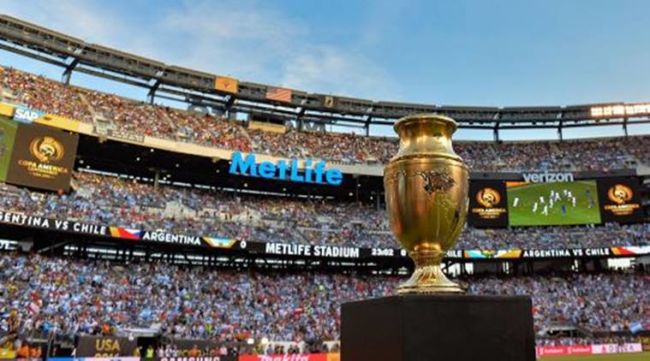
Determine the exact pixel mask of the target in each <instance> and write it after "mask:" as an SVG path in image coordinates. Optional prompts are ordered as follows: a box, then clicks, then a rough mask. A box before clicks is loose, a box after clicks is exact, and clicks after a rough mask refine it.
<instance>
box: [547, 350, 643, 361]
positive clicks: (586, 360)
mask: <svg viewBox="0 0 650 361" xmlns="http://www.w3.org/2000/svg"><path fill="white" fill-rule="evenodd" d="M539 360H540V361H649V360H650V353H647V352H643V353H621V354H614V355H590V356H548V357H542V358H540V359H539Z"/></svg>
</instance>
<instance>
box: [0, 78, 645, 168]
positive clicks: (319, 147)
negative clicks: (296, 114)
mask: <svg viewBox="0 0 650 361" xmlns="http://www.w3.org/2000/svg"><path fill="white" fill-rule="evenodd" d="M0 88H2V89H4V90H5V91H6V92H9V93H12V94H13V95H14V97H15V98H16V99H15V100H14V101H15V102H17V103H20V104H25V105H27V106H29V107H32V108H34V109H38V110H42V111H45V112H48V113H51V114H56V115H61V116H65V117H69V118H73V119H77V120H80V121H83V122H86V123H90V124H93V125H97V124H98V123H101V122H109V123H110V124H111V125H110V127H114V128H115V129H116V130H118V131H120V132H124V133H130V134H133V135H137V136H143V135H148V136H154V137H159V138H165V139H172V140H176V141H181V142H190V143H197V144H201V145H206V146H211V147H219V148H224V149H231V150H241V151H254V152H257V153H262V154H271V155H277V156H283V157H298V158H304V157H313V158H322V159H326V160H329V161H333V162H340V163H348V164H360V163H382V164H383V163H386V162H388V160H390V158H391V157H392V156H393V155H394V154H395V153H396V151H397V146H398V144H397V140H396V139H394V138H381V137H365V136H360V135H354V134H342V133H322V132H320V133H317V134H314V133H310V132H302V131H296V130H292V129H287V132H286V133H273V132H265V131H262V130H252V129H251V130H247V129H246V123H245V122H240V121H229V120H226V119H223V118H220V117H213V116H211V115H206V114H198V113H196V112H190V111H183V110H179V109H174V108H170V107H168V106H163V105H150V104H148V103H143V102H139V101H135V100H130V99H125V98H123V97H120V96H118V95H114V94H108V93H102V92H98V91H94V90H88V89H82V88H78V87H74V86H67V85H64V84H62V83H60V82H56V81H53V80H49V79H47V78H45V77H42V76H37V75H33V74H29V73H25V72H22V71H19V70H16V69H12V68H2V67H0ZM2 93H3V92H0V94H2ZM10 100H11V99H10ZM110 127H109V128H110ZM454 148H455V149H456V152H457V153H458V154H459V155H460V156H461V157H463V159H465V161H466V162H467V163H468V164H469V166H470V167H471V169H473V170H475V171H525V170H608V169H618V168H630V167H634V166H635V165H636V164H637V163H639V162H640V163H642V164H646V165H648V164H650V158H648V154H650V137H647V136H646V137H634V138H630V139H622V138H616V139H600V140H581V141H567V142H546V141H536V142H507V143H499V144H495V143H494V142H455V143H454Z"/></svg>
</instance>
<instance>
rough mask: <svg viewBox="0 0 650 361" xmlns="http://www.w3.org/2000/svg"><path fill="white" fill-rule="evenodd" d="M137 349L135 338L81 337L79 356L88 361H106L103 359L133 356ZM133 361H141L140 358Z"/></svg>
mask: <svg viewBox="0 0 650 361" xmlns="http://www.w3.org/2000/svg"><path fill="white" fill-rule="evenodd" d="M136 347H137V341H136V339H135V338H133V339H129V338H127V337H114V336H79V339H78V341H77V355H79V356H81V357H84V360H86V361H104V360H102V359H101V358H102V357H110V358H112V357H116V356H132V355H133V354H134V353H135V349H136ZM87 357H90V358H87ZM127 361H131V360H127ZM133 361H139V358H137V357H135V358H134V360H133Z"/></svg>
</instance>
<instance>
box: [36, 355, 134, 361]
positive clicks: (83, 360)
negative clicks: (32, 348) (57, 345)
mask: <svg viewBox="0 0 650 361" xmlns="http://www.w3.org/2000/svg"><path fill="white" fill-rule="evenodd" d="M47 359H48V361H141V359H140V357H134V356H127V357H48V358H47ZM143 359H144V358H143ZM30 360H33V359H30Z"/></svg>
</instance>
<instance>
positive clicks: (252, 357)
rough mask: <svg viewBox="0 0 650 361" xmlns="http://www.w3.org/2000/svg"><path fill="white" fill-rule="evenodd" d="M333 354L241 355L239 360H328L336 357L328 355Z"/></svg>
mask: <svg viewBox="0 0 650 361" xmlns="http://www.w3.org/2000/svg"><path fill="white" fill-rule="evenodd" d="M329 355H333V354H326V353H312V354H294V355H241V356H239V361H330V360H336V357H335V356H334V357H328V356H329Z"/></svg>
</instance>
